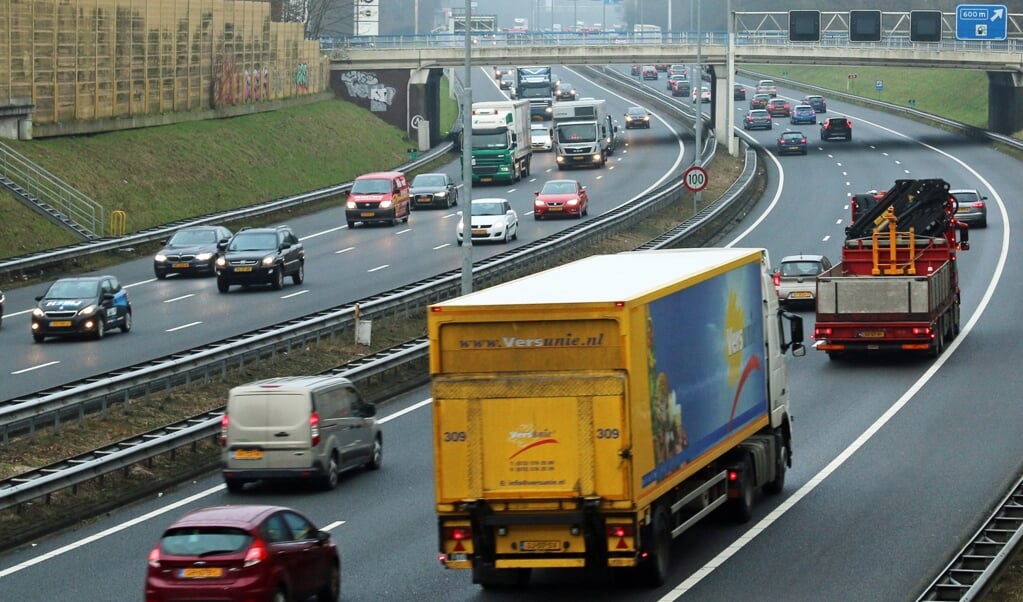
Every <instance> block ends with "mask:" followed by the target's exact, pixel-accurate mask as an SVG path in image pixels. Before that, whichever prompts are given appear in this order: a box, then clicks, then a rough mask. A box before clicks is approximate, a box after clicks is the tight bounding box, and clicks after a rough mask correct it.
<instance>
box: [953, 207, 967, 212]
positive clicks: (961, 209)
mask: <svg viewBox="0 0 1023 602" xmlns="http://www.w3.org/2000/svg"><path fill="white" fill-rule="evenodd" d="M969 210H970V208H969V207H960V208H958V209H956V211H958V212H959V213H963V212H966V211H969Z"/></svg>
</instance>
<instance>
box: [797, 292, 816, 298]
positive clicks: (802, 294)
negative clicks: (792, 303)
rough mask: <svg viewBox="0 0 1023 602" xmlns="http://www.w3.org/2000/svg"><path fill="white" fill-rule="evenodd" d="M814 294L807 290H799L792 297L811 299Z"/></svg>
mask: <svg viewBox="0 0 1023 602" xmlns="http://www.w3.org/2000/svg"><path fill="white" fill-rule="evenodd" d="M812 296H813V295H811V294H810V293H808V292H806V291H798V292H795V293H792V298H793V299H809V298H810V297H812Z"/></svg>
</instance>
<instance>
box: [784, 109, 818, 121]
mask: <svg viewBox="0 0 1023 602" xmlns="http://www.w3.org/2000/svg"><path fill="white" fill-rule="evenodd" d="M789 122H790V123H792V124H793V125H796V124H800V123H811V124H814V125H816V124H817V111H814V110H813V107H811V106H810V105H796V106H795V108H793V109H792V115H791V116H789Z"/></svg>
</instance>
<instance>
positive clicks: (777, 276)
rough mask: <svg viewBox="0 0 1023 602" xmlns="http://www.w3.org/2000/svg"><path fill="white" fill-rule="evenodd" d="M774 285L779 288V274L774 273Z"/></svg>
mask: <svg viewBox="0 0 1023 602" xmlns="http://www.w3.org/2000/svg"><path fill="white" fill-rule="evenodd" d="M774 285H775V286H781V272H775V273H774Z"/></svg>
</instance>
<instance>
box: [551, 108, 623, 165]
mask: <svg viewBox="0 0 1023 602" xmlns="http://www.w3.org/2000/svg"><path fill="white" fill-rule="evenodd" d="M553 121H554V142H555V151H556V152H557V163H558V169H565V168H566V167H581V166H591V167H603V166H604V164H605V163H606V162H607V157H608V155H610V154H612V153H614V150H615V146H616V145H617V143H618V126H616V125H615V124H614V120H613V119H612V118H611V115H610V113H608V111H607V101H606V100H604V99H588V100H574V101H567V102H561V103H558V104H557V105H556V106H555V107H554V119H553Z"/></svg>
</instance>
